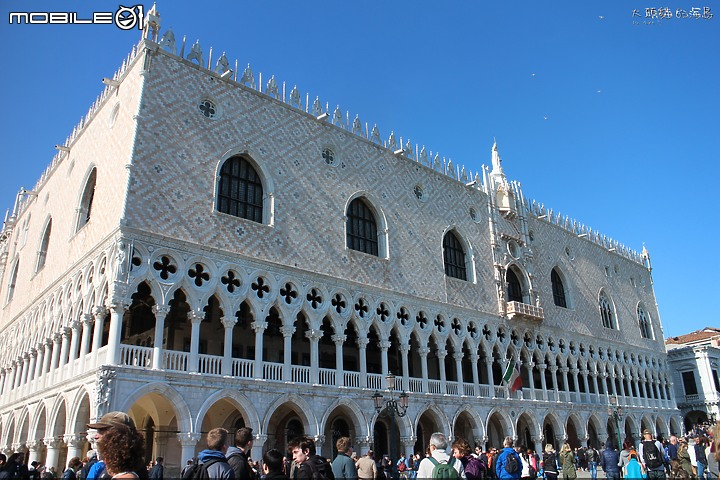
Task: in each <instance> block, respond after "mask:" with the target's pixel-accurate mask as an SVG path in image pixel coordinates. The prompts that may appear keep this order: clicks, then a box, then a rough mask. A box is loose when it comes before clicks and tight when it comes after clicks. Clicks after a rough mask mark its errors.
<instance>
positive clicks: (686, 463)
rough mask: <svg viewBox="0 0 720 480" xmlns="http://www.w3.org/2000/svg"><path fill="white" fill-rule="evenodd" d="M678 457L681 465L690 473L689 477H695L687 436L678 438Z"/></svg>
mask: <svg viewBox="0 0 720 480" xmlns="http://www.w3.org/2000/svg"><path fill="white" fill-rule="evenodd" d="M677 458H678V461H679V462H680V467H681V468H682V469H683V470H685V473H687V474H688V478H691V477H693V468H692V462H691V461H690V453H689V452H688V442H687V440H686V439H685V438H680V439H679V440H678V452H677Z"/></svg>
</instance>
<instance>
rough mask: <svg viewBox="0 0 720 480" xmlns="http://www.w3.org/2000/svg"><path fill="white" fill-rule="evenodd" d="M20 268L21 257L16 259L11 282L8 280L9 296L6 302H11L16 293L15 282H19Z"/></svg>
mask: <svg viewBox="0 0 720 480" xmlns="http://www.w3.org/2000/svg"><path fill="white" fill-rule="evenodd" d="M18 268H20V259H19V258H18V259H17V260H15V265H14V266H13V269H12V273H11V274H10V282H8V288H7V297H5V303H10V300H12V298H13V295H14V294H15V284H16V283H17V275H18Z"/></svg>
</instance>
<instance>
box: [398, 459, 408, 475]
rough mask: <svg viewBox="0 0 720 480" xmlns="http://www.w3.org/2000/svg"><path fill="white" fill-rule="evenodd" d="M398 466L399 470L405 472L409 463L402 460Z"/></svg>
mask: <svg viewBox="0 0 720 480" xmlns="http://www.w3.org/2000/svg"><path fill="white" fill-rule="evenodd" d="M397 467H398V472H405V471H407V463H405V460H403V461H402V462H400V463H398V466H397Z"/></svg>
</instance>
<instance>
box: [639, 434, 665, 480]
mask: <svg viewBox="0 0 720 480" xmlns="http://www.w3.org/2000/svg"><path fill="white" fill-rule="evenodd" d="M664 451H665V450H664V449H663V446H662V443H660V442H659V441H657V440H655V439H654V438H653V434H652V432H651V431H650V430H648V429H645V430H644V431H643V441H642V442H640V447H639V449H638V456H639V457H640V458H639V459H637V460H639V461H640V463H641V464H642V466H643V470H644V472H645V473H647V476H648V478H659V479H664V478H665V462H664V457H665V456H664V454H663V452H664Z"/></svg>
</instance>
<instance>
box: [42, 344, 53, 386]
mask: <svg viewBox="0 0 720 480" xmlns="http://www.w3.org/2000/svg"><path fill="white" fill-rule="evenodd" d="M42 344H43V363H42V369H41V370H40V375H41V376H43V375H44V379H43V384H44V385H47V379H48V377H50V375H48V372H49V371H50V362H51V361H52V345H53V342H52V340H51V339H49V338H46V339H45V340H44V341H43V342H42Z"/></svg>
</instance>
